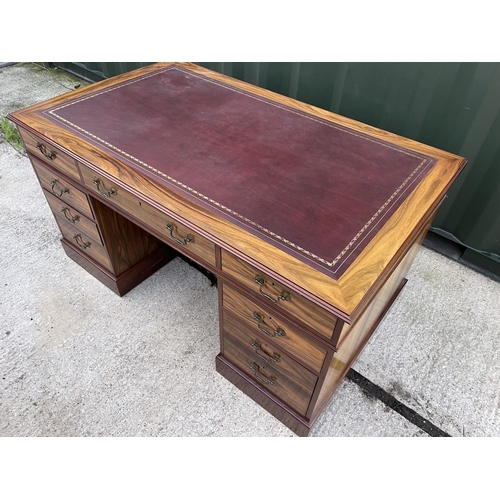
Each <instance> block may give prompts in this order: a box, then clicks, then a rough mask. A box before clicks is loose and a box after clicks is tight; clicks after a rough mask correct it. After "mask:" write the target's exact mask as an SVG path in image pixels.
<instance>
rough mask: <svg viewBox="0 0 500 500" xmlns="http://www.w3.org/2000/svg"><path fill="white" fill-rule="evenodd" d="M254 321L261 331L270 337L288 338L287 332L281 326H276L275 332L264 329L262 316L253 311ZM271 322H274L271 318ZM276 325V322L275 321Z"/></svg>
mask: <svg viewBox="0 0 500 500" xmlns="http://www.w3.org/2000/svg"><path fill="white" fill-rule="evenodd" d="M253 319H254V320H255V321H257V323H258V325H257V326H258V327H259V330H260V331H262V332H264V333H265V334H266V335H268V336H269V337H276V335H277V336H278V337H286V332H285V330H283V328H281V326H278V325H275V328H274V330H273V331H269V330H268V329H267V328H265V327H264V325H265V323H264V319H263V318H262V315H261V314H259V313H258V312H257V311H253ZM269 319H270V320H271V321H273V320H272V319H271V318H269ZM273 323H274V321H273Z"/></svg>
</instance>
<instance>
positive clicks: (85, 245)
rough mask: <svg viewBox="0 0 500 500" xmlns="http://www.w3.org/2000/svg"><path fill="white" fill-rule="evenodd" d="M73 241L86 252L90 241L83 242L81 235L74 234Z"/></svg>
mask: <svg viewBox="0 0 500 500" xmlns="http://www.w3.org/2000/svg"><path fill="white" fill-rule="evenodd" d="M73 239H74V240H75V241H76V244H77V245H78V246H79V247H80V248H83V249H84V250H86V249H87V248H88V247H89V246H90V245H91V243H90V241H83V238H82V235H81V234H75V236H73Z"/></svg>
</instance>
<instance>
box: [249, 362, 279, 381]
mask: <svg viewBox="0 0 500 500" xmlns="http://www.w3.org/2000/svg"><path fill="white" fill-rule="evenodd" d="M250 370H252V371H253V373H254V377H255V378H256V379H257V380H258V381H259V382H261V383H262V384H264V385H274V384H276V381H277V380H278V379H277V378H276V377H275V376H274V375H271V376H270V377H266V376H265V375H264V374H263V373H262V372H261V371H260V366H259V365H258V364H257V363H250ZM261 375H262V376H263V377H264V378H262V377H261Z"/></svg>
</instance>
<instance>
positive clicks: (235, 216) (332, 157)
mask: <svg viewBox="0 0 500 500" xmlns="http://www.w3.org/2000/svg"><path fill="white" fill-rule="evenodd" d="M43 113H44V114H45V115H46V116H48V117H49V118H50V119H51V120H53V121H57V122H58V123H60V124H62V125H63V126H64V127H66V128H69V129H71V130H72V132H73V133H75V134H77V135H80V136H81V137H84V138H85V140H87V141H91V142H94V143H96V144H97V145H99V147H101V148H103V149H106V150H108V151H110V152H111V153H112V154H113V155H115V156H116V157H118V158H120V159H121V160H122V161H123V162H125V163H126V164H128V165H130V166H131V167H133V168H134V169H136V170H137V171H139V172H141V173H142V174H144V175H146V176H149V177H152V178H154V179H155V180H157V181H159V182H161V183H163V184H165V185H167V186H168V187H169V188H172V189H175V190H177V191H179V192H182V193H183V194H184V195H186V196H189V197H190V198H191V199H193V200H195V201H196V202H198V203H200V204H202V205H204V206H207V207H209V208H210V209H211V210H213V211H216V212H218V213H219V214H220V215H222V216H223V217H226V218H227V219H230V220H232V221H234V222H235V223H236V224H238V225H240V226H243V227H245V228H246V229H247V230H248V231H250V232H252V233H254V234H256V235H258V236H259V237H261V238H262V239H265V240H266V241H269V242H271V243H272V244H274V245H276V246H278V247H279V248H281V249H283V250H284V251H286V252H288V253H289V254H291V255H294V256H295V257H297V258H298V259H300V260H302V261H304V262H307V263H309V264H310V265H312V266H314V267H316V268H318V269H320V270H322V271H323V272H326V273H327V274H329V275H331V276H333V277H334V278H339V277H340V276H341V275H342V273H343V272H344V271H345V270H346V269H347V267H348V265H349V264H350V263H352V261H353V260H354V259H355V258H356V256H357V255H359V253H360V252H361V251H362V250H363V248H364V247H365V246H366V245H367V244H368V242H369V241H370V240H371V239H372V238H373V236H374V235H375V234H376V232H377V231H378V230H379V229H380V227H381V226H382V225H383V223H384V222H385V221H387V219H388V218H389V217H390V215H391V214H392V213H393V212H394V211H395V210H396V209H397V208H398V207H399V206H400V204H401V202H402V201H404V199H405V198H406V197H407V196H408V195H409V193H410V192H411V191H412V190H413V189H414V188H415V187H416V186H417V184H418V183H419V182H420V181H421V179H422V178H423V177H424V176H425V175H426V173H427V172H428V171H429V169H430V168H431V167H432V165H434V163H435V160H434V159H433V158H431V157H427V156H424V155H421V154H417V153H415V152H413V151H410V150H407V149H405V148H402V147H398V146H394V145H393V144H390V143H387V142H384V141H382V140H378V139H374V138H372V137H370V136H368V135H364V134H361V133H358V132H355V131H352V130H350V129H348V128H345V127H342V126H339V125H336V124H334V123H331V122H328V121H326V120H322V119H320V118H318V117H316V116H314V115H310V114H307V113H305V112H300V111H297V110H295V109H293V108H289V107H287V106H285V105H282V104H279V103H276V102H273V101H270V100H267V99H264V98H262V97H260V96H257V95H253V94H251V93H248V92H245V91H242V90H240V89H238V88H237V87H233V86H231V85H228V84H226V83H221V82H219V81H216V80H213V79H210V78H208V77H206V76H203V75H199V74H197V73H195V72H191V71H188V70H186V69H185V68H181V67H178V66H169V67H167V68H164V69H161V70H158V71H155V72H153V73H151V74H148V75H145V76H143V77H139V78H136V79H134V80H130V81H127V82H124V83H121V84H117V85H115V86H113V87H110V88H108V89H106V90H103V91H96V92H94V93H92V94H90V95H88V96H86V97H83V98H80V99H78V98H76V99H74V100H73V101H69V102H67V103H66V104H64V105H62V106H59V107H54V108H51V109H49V110H46V111H44V112H43Z"/></svg>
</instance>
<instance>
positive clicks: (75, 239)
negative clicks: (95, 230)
mask: <svg viewBox="0 0 500 500" xmlns="http://www.w3.org/2000/svg"><path fill="white" fill-rule="evenodd" d="M56 220H57V224H58V225H59V229H60V230H61V233H62V235H63V236H64V239H66V240H68V241H70V242H71V243H73V245H76V246H77V247H78V248H80V250H81V251H82V253H83V254H85V255H87V256H88V257H90V258H91V259H93V260H95V261H96V262H98V263H99V264H101V265H102V266H103V267H105V268H106V269H107V270H108V271H111V272H113V266H112V265H111V261H110V259H109V256H108V252H107V250H106V248H105V247H104V246H103V245H102V244H101V243H100V242H99V241H96V240H95V239H94V238H93V237H92V236H90V235H88V234H86V233H84V232H83V231H79V230H78V228H76V227H75V226H74V225H72V224H71V223H70V222H67V221H65V220H64V219H62V218H61V217H57V218H56Z"/></svg>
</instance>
